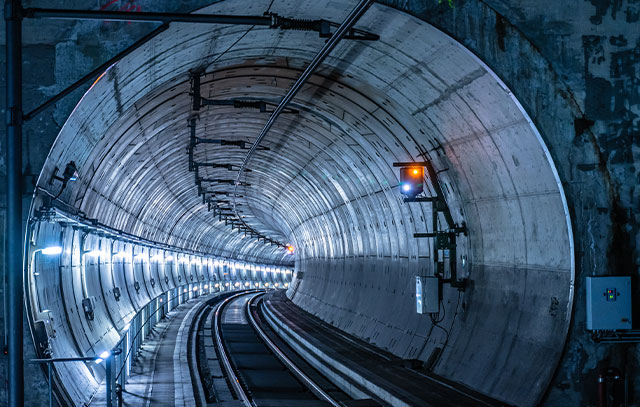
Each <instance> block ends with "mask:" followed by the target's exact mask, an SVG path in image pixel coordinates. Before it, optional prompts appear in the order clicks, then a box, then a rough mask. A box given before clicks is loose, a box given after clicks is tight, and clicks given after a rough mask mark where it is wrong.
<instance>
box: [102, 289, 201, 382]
mask: <svg viewBox="0 0 640 407" xmlns="http://www.w3.org/2000/svg"><path fill="white" fill-rule="evenodd" d="M167 292H168V291H166V292H164V293H162V294H161V295H164V294H166V293H167ZM190 293H191V292H190V290H189V291H186V292H182V293H181V294H180V295H179V296H178V297H180V296H183V295H185V294H186V295H188V294H190ZM161 295H160V296H161ZM160 296H158V297H160ZM158 297H156V298H158ZM156 298H154V299H153V300H151V301H154V300H155V299H156ZM151 301H149V302H148V303H147V304H145V306H144V307H142V308H141V309H140V311H138V312H137V313H136V315H135V316H134V317H133V318H132V320H133V319H135V318H136V317H137V316H138V315H139V314H140V313H141V312H142V310H143V309H144V308H145V307H146V306H147V305H149V304H150V303H151ZM165 305H166V306H167V307H168V306H169V302H168V301H167V303H166V304H165V303H163V304H162V305H160V306H158V307H157V308H156V310H155V311H153V313H152V314H150V315H149V316H148V317H147V319H146V320H145V321H144V323H143V324H142V325H140V327H139V328H138V331H137V332H136V334H135V335H134V336H133V337H132V338H131V346H129V349H127V354H126V356H125V357H124V359H123V360H122V362H123V364H122V367H120V370H119V371H118V374H117V375H116V377H115V381H118V379H119V378H120V375H121V374H122V371H123V370H124V368H125V366H126V362H127V360H128V359H129V356H130V355H131V350H132V349H133V348H134V347H135V342H134V341H135V340H136V339H137V338H138V336H140V333H141V332H142V329H143V328H144V327H145V326H146V325H147V324H148V323H149V321H150V320H151V317H153V316H154V315H156V314H157V313H158V311H160V310H161V309H163V308H164V307H165ZM127 333H129V332H128V331H127ZM126 338H127V334H124V335H122V337H121V338H120V340H119V341H118V343H116V344H115V346H114V347H113V348H111V349H115V348H117V347H119V346H120V345H121V344H122V342H123V341H124V340H125V339H126Z"/></svg>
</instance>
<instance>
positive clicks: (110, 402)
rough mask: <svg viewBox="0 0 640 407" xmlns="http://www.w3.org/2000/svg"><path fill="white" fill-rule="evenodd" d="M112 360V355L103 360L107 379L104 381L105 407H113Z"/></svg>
mask: <svg viewBox="0 0 640 407" xmlns="http://www.w3.org/2000/svg"><path fill="white" fill-rule="evenodd" d="M112 359H113V355H109V356H108V357H107V358H105V361H104V362H105V367H106V369H107V377H106V381H107V404H106V407H112V406H113V383H112V382H111V381H112V377H113V372H112V371H111V370H112Z"/></svg>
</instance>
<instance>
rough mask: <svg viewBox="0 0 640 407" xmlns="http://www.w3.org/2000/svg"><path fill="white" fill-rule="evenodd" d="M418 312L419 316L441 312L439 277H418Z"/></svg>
mask: <svg viewBox="0 0 640 407" xmlns="http://www.w3.org/2000/svg"><path fill="white" fill-rule="evenodd" d="M416 311H417V312H418V314H429V313H437V312H438V311H440V282H439V281H438V277H420V276H416Z"/></svg>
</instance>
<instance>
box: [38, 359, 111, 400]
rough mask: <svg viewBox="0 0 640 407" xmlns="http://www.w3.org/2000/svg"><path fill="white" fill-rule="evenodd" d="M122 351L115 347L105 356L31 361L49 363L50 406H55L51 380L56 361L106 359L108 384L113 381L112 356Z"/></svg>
mask: <svg viewBox="0 0 640 407" xmlns="http://www.w3.org/2000/svg"><path fill="white" fill-rule="evenodd" d="M120 353H121V351H120V349H114V350H112V351H111V352H109V356H107V357H106V358H103V357H101V356H84V357H75V358H44V359H42V358H41V359H31V363H46V364H47V373H48V375H49V407H53V386H52V382H51V378H52V376H53V366H52V365H53V364H54V363H55V362H95V361H97V360H104V361H105V365H106V366H105V368H106V374H107V377H106V380H107V386H108V385H109V383H110V382H111V356H115V355H119V354H120Z"/></svg>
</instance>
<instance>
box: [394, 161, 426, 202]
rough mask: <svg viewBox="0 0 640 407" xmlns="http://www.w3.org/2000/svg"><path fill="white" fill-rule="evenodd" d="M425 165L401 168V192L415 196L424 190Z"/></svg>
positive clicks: (408, 196) (409, 196) (410, 196)
mask: <svg viewBox="0 0 640 407" xmlns="http://www.w3.org/2000/svg"><path fill="white" fill-rule="evenodd" d="M423 184H424V167H422V166H411V167H402V168H400V192H401V193H402V195H404V196H406V197H407V198H415V197H416V196H417V195H420V194H421V193H422V191H424V185H423Z"/></svg>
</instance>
